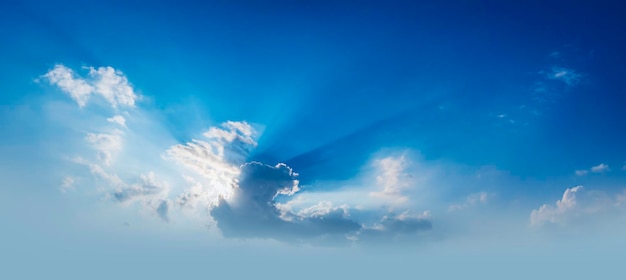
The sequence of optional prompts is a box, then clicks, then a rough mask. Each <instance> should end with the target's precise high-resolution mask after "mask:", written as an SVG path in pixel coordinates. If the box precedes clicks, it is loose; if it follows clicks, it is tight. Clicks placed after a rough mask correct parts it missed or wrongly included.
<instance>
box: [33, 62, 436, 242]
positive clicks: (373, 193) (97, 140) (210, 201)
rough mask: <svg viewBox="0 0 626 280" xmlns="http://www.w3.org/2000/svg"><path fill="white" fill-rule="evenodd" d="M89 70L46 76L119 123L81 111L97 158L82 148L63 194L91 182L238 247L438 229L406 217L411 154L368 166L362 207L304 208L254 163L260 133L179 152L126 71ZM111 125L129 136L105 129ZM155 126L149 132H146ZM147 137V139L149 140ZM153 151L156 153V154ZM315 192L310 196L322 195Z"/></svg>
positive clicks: (226, 134)
mask: <svg viewBox="0 0 626 280" xmlns="http://www.w3.org/2000/svg"><path fill="white" fill-rule="evenodd" d="M85 69H88V70H89V73H88V75H86V76H85V77H80V76H79V75H77V74H76V73H75V72H74V71H73V70H71V69H69V68H67V67H65V66H63V65H61V64H59V65H56V66H55V67H54V68H53V69H52V70H50V71H49V72H48V73H46V74H45V75H43V77H45V78H47V79H48V80H49V81H50V83H51V84H52V85H55V86H58V87H59V88H60V89H61V90H62V91H63V92H65V93H67V94H68V95H69V96H70V97H72V99H73V100H74V101H75V102H77V103H78V105H79V106H78V107H79V108H82V107H84V106H86V105H87V103H88V102H90V101H92V99H93V98H95V97H101V98H102V101H105V102H94V105H95V106H104V107H106V108H107V109H111V108H113V109H114V110H113V112H114V114H112V115H109V116H110V117H103V116H102V115H100V114H99V113H95V112H96V111H99V110H96V111H91V110H86V111H85V110H81V114H82V115H85V114H92V116H89V119H90V120H91V119H94V120H97V121H93V122H87V121H86V122H83V123H81V124H83V125H84V127H83V128H82V129H81V128H76V127H73V129H78V130H79V131H80V130H88V132H87V133H86V134H85V137H84V139H83V140H84V142H83V145H84V146H85V147H89V148H91V150H92V151H95V152H96V153H95V155H93V156H89V154H88V152H87V153H85V151H84V150H83V149H82V148H83V147H78V146H77V149H76V150H75V151H76V152H77V153H78V155H72V156H68V158H71V159H72V160H71V161H72V162H74V163H76V164H79V165H82V166H85V167H87V169H84V170H88V174H87V176H85V177H83V176H80V175H81V174H73V175H71V176H66V178H65V179H64V182H63V186H62V187H61V189H62V191H66V190H69V189H72V188H73V187H74V185H76V184H77V181H76V180H75V178H86V179H82V180H80V181H81V182H80V183H81V184H83V183H85V184H88V183H90V182H89V181H90V180H91V181H92V182H93V183H94V184H93V185H95V186H96V189H97V190H98V191H99V192H101V193H103V194H104V195H105V197H106V198H108V199H109V200H111V201H115V202H117V203H119V204H120V205H123V206H130V205H140V206H142V208H143V209H146V210H148V211H149V212H150V213H152V214H153V215H155V216H157V217H159V218H160V219H161V220H163V221H166V222H167V221H169V220H170V217H171V216H172V215H171V214H172V213H173V211H181V212H182V213H190V212H191V213H193V212H196V211H197V210H200V211H202V212H200V213H202V214H204V217H205V219H207V222H208V221H209V219H210V222H212V223H214V225H216V227H214V228H217V229H219V230H220V231H221V233H222V234H223V236H225V237H232V238H271V239H276V240H282V241H288V242H307V243H329V242H331V243H339V244H347V243H349V242H355V241H362V242H366V241H365V240H367V237H368V236H374V235H375V236H377V238H386V239H393V238H395V237H394V236H398V235H411V234H413V233H416V232H418V231H422V230H428V229H430V228H431V227H432V224H431V220H430V215H426V214H419V215H417V214H412V213H413V212H411V211H407V209H400V210H398V208H400V207H404V208H406V206H407V205H406V204H407V202H409V193H408V192H409V191H410V190H413V188H414V187H415V180H414V178H413V175H412V174H410V173H409V172H407V168H408V167H409V166H410V165H411V164H412V163H411V161H409V159H408V158H407V156H406V153H404V154H402V155H400V156H388V157H382V158H377V159H376V160H374V164H373V165H372V166H369V165H368V166H367V167H366V168H367V170H370V169H372V167H373V169H372V170H373V171H374V172H373V173H368V177H367V180H365V178H362V179H364V181H367V184H363V182H360V183H359V186H360V187H361V188H359V190H358V191H359V198H357V199H356V200H357V201H356V203H351V202H354V201H355V200H354V198H350V197H346V198H347V202H349V203H337V202H334V201H331V200H327V199H318V200H315V201H307V205H304V204H302V205H298V203H299V202H300V201H301V196H300V195H301V194H302V193H303V191H302V190H301V189H300V182H299V181H298V174H297V173H296V172H294V171H293V170H292V169H291V168H290V167H288V166H287V165H286V164H283V163H278V164H276V165H267V164H264V163H260V162H249V161H248V157H249V155H250V154H251V152H252V151H253V150H254V149H255V148H256V147H257V142H256V140H257V139H258V137H259V131H258V130H257V129H256V128H255V127H254V126H253V125H251V124H249V123H248V122H245V121H226V122H223V123H221V124H219V125H216V126H212V127H209V128H208V129H207V130H206V131H204V133H202V134H201V135H202V136H201V137H199V138H198V139H191V140H190V141H188V142H186V143H179V144H173V145H172V144H171V143H172V141H174V140H173V137H172V139H169V138H168V139H169V140H170V141H169V142H168V141H162V139H161V140H159V139H157V137H154V135H151V134H150V133H151V132H152V131H154V129H153V128H156V129H157V130H158V129H159V127H160V124H158V123H151V121H150V119H147V118H146V116H148V115H149V114H147V113H146V112H145V110H144V109H143V108H141V107H138V106H137V103H136V100H137V98H138V96H137V94H136V93H135V91H134V89H133V87H132V86H131V84H130V83H129V81H128V79H127V78H126V76H125V75H124V74H123V73H122V72H121V71H119V70H116V69H114V68H113V67H108V66H107V67H99V68H95V67H85ZM94 101H95V100H94ZM121 106H125V107H127V108H126V109H125V111H124V112H123V113H124V115H122V114H121V113H120V112H119V111H118V107H121ZM79 108H77V109H76V110H79ZM109 113H110V112H109ZM126 116H132V119H133V120H135V121H134V122H133V123H135V125H134V126H133V129H132V130H130V129H128V128H127V127H126V122H127V119H126ZM104 120H106V122H108V123H112V124H115V125H119V126H121V127H117V128H111V125H103V121H104ZM146 125H147V126H150V127H149V128H150V129H149V130H148V129H146V127H142V126H146ZM152 126H154V127H152ZM122 129H123V130H122ZM145 131H147V132H148V135H144V134H142V133H143V132H145ZM166 136H167V135H166ZM156 142H159V143H162V142H165V143H166V144H163V145H155V144H154V143H156ZM148 144H149V145H148ZM152 145H155V146H157V147H156V148H151V149H148V147H152ZM144 156H146V157H144ZM422 171H424V170H422ZM83 172H87V171H83ZM422 173H424V172H422ZM79 176H80V177H79ZM355 182H356V181H355ZM369 182H371V183H369ZM170 186H175V187H174V188H171V187H170ZM309 187H310V188H309V189H308V190H307V192H310V191H311V190H314V189H315V188H317V186H309ZM355 190H356V188H355ZM330 194H331V195H333V194H335V193H333V192H330ZM359 199H362V201H358V200H359ZM367 201H371V202H372V203H367ZM361 202H366V203H361ZM413 202H414V201H412V200H411V203H413ZM296 205H297V206H298V207H295V206H296ZM396 211H397V212H398V213H400V214H395V213H396ZM207 213H208V214H209V215H206V214H207ZM354 213H358V216H360V217H356V216H354V215H353V214H354ZM381 217H382V218H381Z"/></svg>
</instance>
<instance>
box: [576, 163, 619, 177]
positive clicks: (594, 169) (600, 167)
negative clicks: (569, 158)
mask: <svg viewBox="0 0 626 280" xmlns="http://www.w3.org/2000/svg"><path fill="white" fill-rule="evenodd" d="M609 171H611V169H610V168H609V166H608V165H607V164H604V163H600V164H598V165H596V166H593V167H591V168H589V170H584V169H583V170H576V171H575V173H576V175H577V176H584V175H587V174H589V172H593V173H604V172H609Z"/></svg>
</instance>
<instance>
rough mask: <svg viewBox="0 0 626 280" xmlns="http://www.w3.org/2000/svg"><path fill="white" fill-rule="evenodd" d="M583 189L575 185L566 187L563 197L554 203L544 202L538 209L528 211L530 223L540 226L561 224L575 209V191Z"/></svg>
mask: <svg viewBox="0 0 626 280" xmlns="http://www.w3.org/2000/svg"><path fill="white" fill-rule="evenodd" d="M582 189H583V186H576V187H573V188H569V189H566V190H565V192H564V193H563V197H562V198H561V199H560V200H557V201H556V205H548V204H544V205H542V206H541V207H539V209H536V210H533V211H532V212H531V213H530V224H531V225H533V226H541V225H544V224H546V223H553V224H555V223H558V224H562V223H564V222H565V220H566V219H568V218H569V215H571V214H572V213H573V212H574V210H576V192H578V191H580V190H582Z"/></svg>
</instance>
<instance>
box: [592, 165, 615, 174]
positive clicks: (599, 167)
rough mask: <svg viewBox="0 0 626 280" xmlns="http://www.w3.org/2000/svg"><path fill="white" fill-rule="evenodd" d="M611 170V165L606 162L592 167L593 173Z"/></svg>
mask: <svg viewBox="0 0 626 280" xmlns="http://www.w3.org/2000/svg"><path fill="white" fill-rule="evenodd" d="M609 170H610V169H609V166H608V165H606V164H604V163H600V164H598V165H596V166H594V167H591V172H593V173H604V172H608V171H609Z"/></svg>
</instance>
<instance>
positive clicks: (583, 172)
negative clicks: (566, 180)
mask: <svg viewBox="0 0 626 280" xmlns="http://www.w3.org/2000/svg"><path fill="white" fill-rule="evenodd" d="M575 173H576V175H577V176H584V175H587V174H589V171H588V170H576V172H575Z"/></svg>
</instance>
